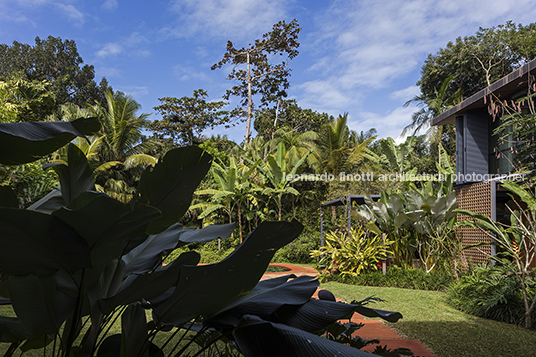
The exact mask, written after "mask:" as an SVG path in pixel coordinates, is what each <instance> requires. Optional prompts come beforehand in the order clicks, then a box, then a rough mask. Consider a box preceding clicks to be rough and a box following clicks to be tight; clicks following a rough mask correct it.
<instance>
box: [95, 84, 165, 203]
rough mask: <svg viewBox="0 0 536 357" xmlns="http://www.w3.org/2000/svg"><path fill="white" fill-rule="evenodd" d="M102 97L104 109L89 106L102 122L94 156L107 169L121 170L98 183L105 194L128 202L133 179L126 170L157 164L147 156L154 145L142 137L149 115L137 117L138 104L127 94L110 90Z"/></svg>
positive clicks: (151, 157)
mask: <svg viewBox="0 0 536 357" xmlns="http://www.w3.org/2000/svg"><path fill="white" fill-rule="evenodd" d="M105 98H106V106H103V105H101V104H99V103H97V104H95V105H94V106H91V107H90V109H91V111H92V114H93V115H94V116H96V117H97V118H98V119H99V121H100V123H101V131H100V132H99V134H98V136H99V137H100V138H99V139H98V140H99V145H98V146H97V149H98V155H97V156H98V160H99V162H100V163H101V164H105V163H107V165H106V168H107V169H110V168H111V167H112V166H115V167H120V168H121V170H116V171H108V172H107V173H106V174H105V175H102V176H101V180H98V183H99V184H100V186H101V187H104V188H103V190H104V191H106V192H107V193H109V194H111V195H112V196H114V197H116V198H118V199H121V200H122V201H128V200H129V198H130V197H131V194H130V193H131V191H133V186H134V185H135V183H134V182H133V181H135V180H134V178H133V174H132V173H130V174H129V173H128V172H127V171H125V170H129V169H133V168H135V167H137V166H140V165H155V164H156V162H157V159H156V158H155V157H153V156H151V155H148V154H146V152H147V151H148V150H149V149H151V148H152V147H153V145H152V143H150V142H149V141H146V140H145V139H144V136H143V134H142V129H143V128H144V127H145V126H146V125H147V123H148V119H147V118H148V117H149V115H150V114H146V113H142V114H140V115H138V114H136V112H137V111H138V110H139V109H140V104H139V103H138V102H136V101H135V100H134V99H133V98H132V96H130V95H125V94H123V93H120V92H117V93H112V92H110V91H109V92H107V93H106V94H105Z"/></svg>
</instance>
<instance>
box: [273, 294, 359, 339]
mask: <svg viewBox="0 0 536 357" xmlns="http://www.w3.org/2000/svg"><path fill="white" fill-rule="evenodd" d="M354 310H355V306H354V305H350V304H344V303H341V302H335V301H325V300H316V299H310V300H309V301H308V302H307V303H305V304H303V305H300V306H291V305H287V306H283V307H281V309H279V310H277V312H276V314H275V315H276V318H277V319H276V320H272V321H276V322H280V323H283V324H285V325H288V326H291V327H295V328H299V329H300V330H304V331H308V332H315V331H318V330H320V329H323V328H325V327H326V326H328V325H330V324H332V323H333V322H335V321H337V320H340V319H342V318H344V317H347V316H349V315H351V314H352V313H353V311H354Z"/></svg>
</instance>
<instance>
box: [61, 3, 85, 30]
mask: <svg viewBox="0 0 536 357" xmlns="http://www.w3.org/2000/svg"><path fill="white" fill-rule="evenodd" d="M54 6H56V8H58V9H59V10H60V11H61V12H62V13H63V14H65V15H66V16H67V18H68V20H69V21H71V22H73V23H75V24H76V25H80V26H81V25H83V24H84V14H83V13H82V12H80V11H79V10H78V9H77V8H76V7H74V5H70V4H62V3H56V4H54Z"/></svg>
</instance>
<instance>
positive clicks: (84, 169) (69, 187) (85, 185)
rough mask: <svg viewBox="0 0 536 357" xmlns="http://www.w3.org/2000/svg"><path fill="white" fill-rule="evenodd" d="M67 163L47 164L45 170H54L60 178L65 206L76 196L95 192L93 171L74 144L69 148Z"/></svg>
mask: <svg viewBox="0 0 536 357" xmlns="http://www.w3.org/2000/svg"><path fill="white" fill-rule="evenodd" d="M67 161H68V165H65V164H57V163H54V164H47V165H45V166H44V168H45V169H47V168H49V167H52V169H53V170H54V171H55V172H56V173H57V174H58V176H59V177H60V184H61V194H62V197H63V199H64V201H65V204H69V203H70V202H71V201H72V200H73V199H74V198H75V197H76V196H78V195H79V194H81V193H82V192H86V191H95V180H94V178H93V170H91V168H90V167H89V165H88V163H87V159H86V156H85V155H84V153H83V152H82V151H81V150H80V149H79V148H78V146H76V145H74V144H69V146H68V148H67Z"/></svg>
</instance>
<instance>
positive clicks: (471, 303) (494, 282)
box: [447, 265, 536, 328]
mask: <svg viewBox="0 0 536 357" xmlns="http://www.w3.org/2000/svg"><path fill="white" fill-rule="evenodd" d="M529 290H530V291H531V293H535V292H536V283H535V282H534V280H531V284H530V286H529ZM447 301H448V303H449V304H450V305H452V306H454V307H455V308H457V309H459V310H462V311H464V312H466V313H469V314H472V315H475V316H479V317H485V318H489V319H493V320H497V321H502V322H506V323H511V324H515V325H523V324H524V320H525V307H524V304H523V295H522V292H521V286H520V283H519V280H518V279H517V278H516V277H515V276H513V275H512V274H511V273H510V272H509V269H508V268H506V267H504V266H500V265H498V266H491V265H488V266H481V267H477V268H475V270H474V271H472V272H471V273H470V274H468V275H466V276H465V277H463V278H462V279H460V280H459V281H458V282H457V283H454V284H452V286H451V287H450V288H449V290H448V295H447ZM532 317H533V318H532V321H535V317H536V314H535V313H534V312H533V315H532ZM531 327H532V328H535V327H536V324H535V323H534V322H533V324H532V326H531Z"/></svg>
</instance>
